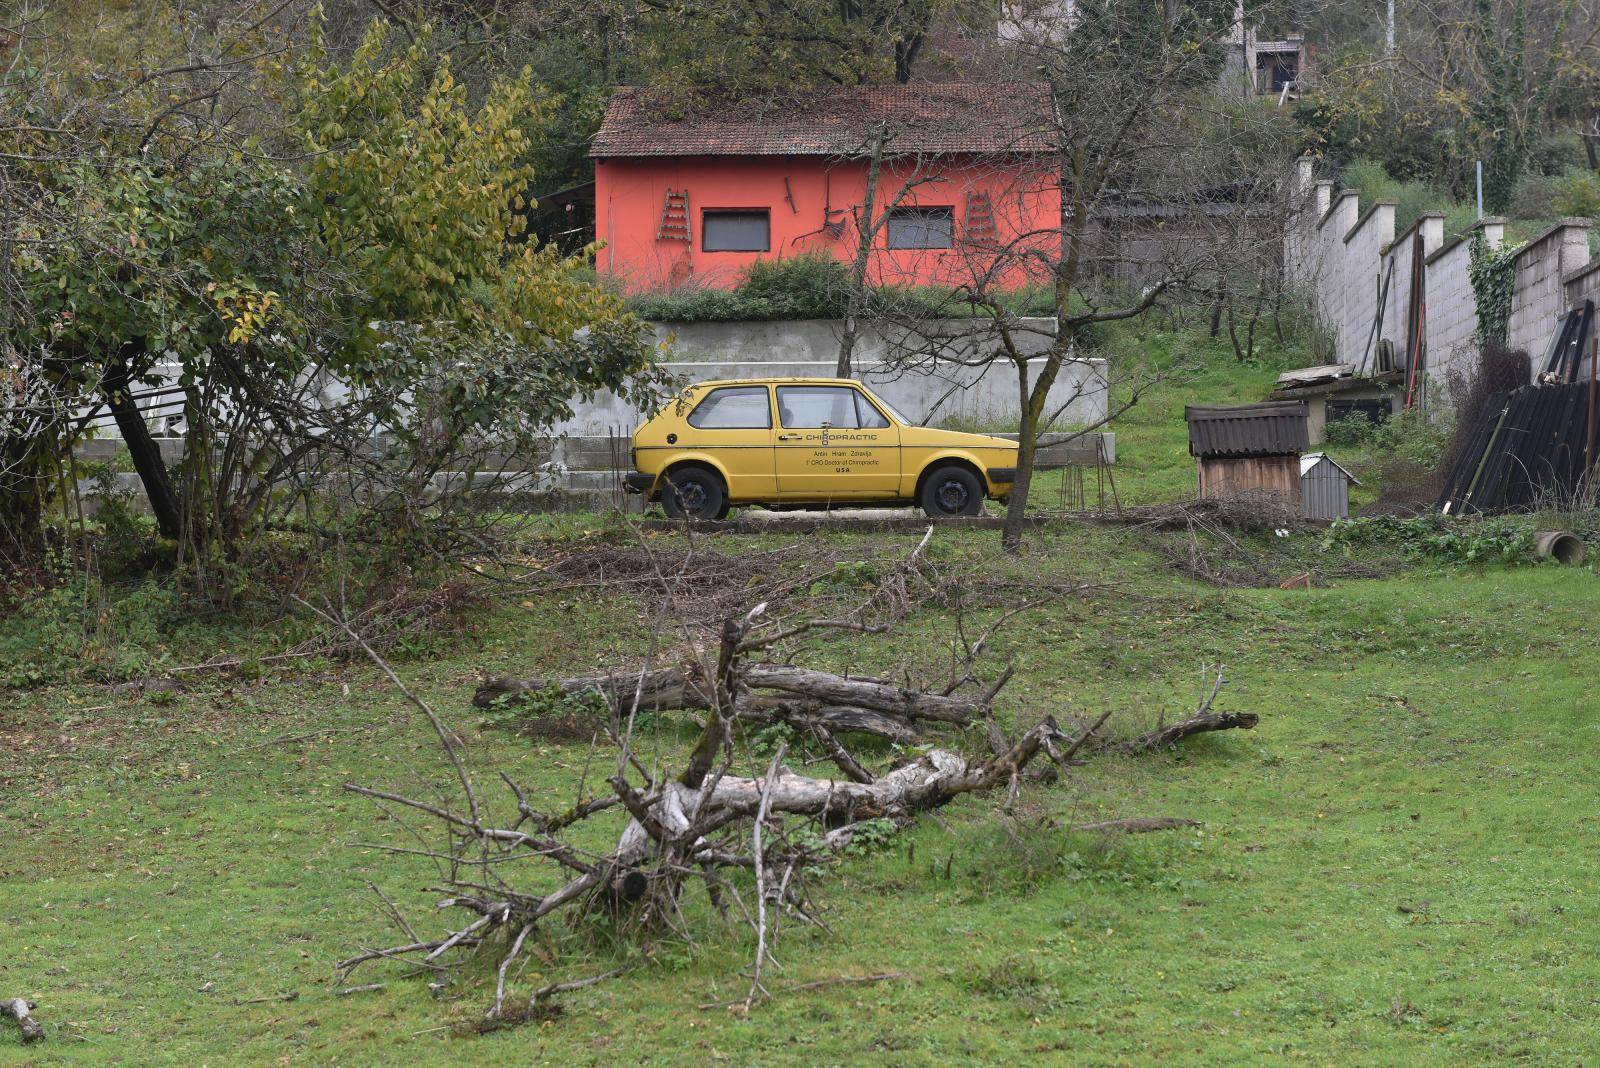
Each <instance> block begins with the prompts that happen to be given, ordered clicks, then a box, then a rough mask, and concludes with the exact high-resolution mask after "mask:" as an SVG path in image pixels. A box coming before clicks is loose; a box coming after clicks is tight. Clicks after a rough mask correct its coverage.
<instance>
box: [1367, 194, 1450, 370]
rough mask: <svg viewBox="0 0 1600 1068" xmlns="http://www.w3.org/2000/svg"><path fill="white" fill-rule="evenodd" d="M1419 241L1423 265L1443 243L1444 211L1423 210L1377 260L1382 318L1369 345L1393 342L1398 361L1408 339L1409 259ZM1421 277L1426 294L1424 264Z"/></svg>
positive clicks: (1410, 262) (1404, 352)
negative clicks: (1382, 283)
mask: <svg viewBox="0 0 1600 1068" xmlns="http://www.w3.org/2000/svg"><path fill="white" fill-rule="evenodd" d="M1419 238H1420V240H1419ZM1419 244H1420V245H1421V249H1420V251H1421V257H1422V262H1423V264H1424V265H1426V263H1427V261H1428V257H1429V256H1431V255H1433V254H1434V253H1435V252H1437V251H1438V250H1439V249H1440V247H1441V246H1443V244H1444V212H1442V211H1426V212H1423V213H1422V215H1421V216H1419V217H1418V218H1417V221H1416V222H1414V223H1412V224H1411V225H1410V226H1408V227H1406V230H1405V233H1403V234H1400V235H1399V236H1398V237H1396V238H1395V239H1394V241H1392V242H1391V243H1390V244H1389V248H1388V249H1387V250H1386V251H1385V252H1384V253H1383V260H1382V262H1381V263H1380V264H1379V272H1380V275H1381V277H1382V278H1384V279H1387V280H1388V283H1389V288H1388V292H1387V293H1386V294H1385V295H1384V300H1383V322H1382V324H1381V325H1380V326H1379V329H1378V337H1377V339H1376V340H1374V342H1373V347H1374V349H1376V347H1377V340H1382V339H1384V338H1387V339H1388V340H1389V341H1390V342H1392V343H1393V345H1394V351H1395V357H1396V359H1397V360H1400V361H1404V360H1405V358H1406V349H1407V346H1408V345H1409V344H1410V343H1411V340H1412V339H1411V338H1410V336H1409V329H1410V324H1409V322H1408V319H1409V314H1410V309H1411V286H1412V270H1413V263H1412V261H1413V260H1414V259H1416V258H1417V253H1418V251H1419V250H1418V248H1417V246H1418V245H1419ZM1422 281H1423V291H1424V296H1426V291H1427V275H1426V266H1424V275H1423V280H1422ZM1424 329H1426V324H1424Z"/></svg>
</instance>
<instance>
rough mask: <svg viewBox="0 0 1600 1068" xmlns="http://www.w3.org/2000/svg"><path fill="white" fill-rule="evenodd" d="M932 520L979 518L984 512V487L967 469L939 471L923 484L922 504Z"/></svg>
mask: <svg viewBox="0 0 1600 1068" xmlns="http://www.w3.org/2000/svg"><path fill="white" fill-rule="evenodd" d="M919 503H920V504H921V505H922V511H923V512H924V513H925V514H926V515H927V516H928V518H929V519H948V518H950V517H952V516H960V515H978V514H979V513H981V512H982V511H983V483H981V482H979V481H978V476H977V475H974V474H973V473H972V472H971V471H969V470H967V469H966V468H965V467H956V466H954V465H951V466H949V467H940V468H936V469H934V471H933V472H931V473H930V474H929V475H928V477H927V478H925V479H923V480H922V494H921V500H920V502H919Z"/></svg>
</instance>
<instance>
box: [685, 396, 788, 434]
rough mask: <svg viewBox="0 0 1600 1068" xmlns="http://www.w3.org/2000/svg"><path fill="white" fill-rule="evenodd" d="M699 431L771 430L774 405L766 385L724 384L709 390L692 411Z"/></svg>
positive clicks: (690, 417)
mask: <svg viewBox="0 0 1600 1068" xmlns="http://www.w3.org/2000/svg"><path fill="white" fill-rule="evenodd" d="M689 425H690V426H692V427H694V428H695V429H696V430H770V429H771V428H772V406H771V405H770V404H768V403H767V387H766V386H723V387H721V388H719V389H714V390H712V391H711V392H710V393H707V394H706V396H705V399H704V400H702V401H701V402H700V403H699V404H697V405H695V407H694V411H692V412H690V413H689Z"/></svg>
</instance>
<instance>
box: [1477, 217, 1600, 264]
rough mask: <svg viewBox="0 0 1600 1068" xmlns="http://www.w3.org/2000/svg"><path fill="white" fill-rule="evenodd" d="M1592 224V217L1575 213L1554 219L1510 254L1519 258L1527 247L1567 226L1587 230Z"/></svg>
mask: <svg viewBox="0 0 1600 1068" xmlns="http://www.w3.org/2000/svg"><path fill="white" fill-rule="evenodd" d="M1485 221H1486V222H1487V221H1488V220H1485ZM1593 226H1594V220H1593V219H1585V218H1582V217H1581V216H1576V215H1573V216H1568V217H1567V218H1565V219H1557V220H1556V221H1555V223H1554V224H1553V225H1552V226H1551V227H1550V228H1549V229H1548V230H1546V231H1545V232H1544V233H1542V234H1540V235H1539V236H1538V237H1535V238H1532V239H1531V240H1529V241H1528V242H1526V243H1525V244H1524V245H1523V246H1522V247H1521V248H1519V249H1517V251H1516V252H1514V253H1513V254H1512V255H1514V256H1515V257H1516V258H1517V259H1521V258H1522V257H1523V256H1524V255H1525V254H1526V253H1527V252H1528V250H1529V249H1531V248H1533V246H1535V245H1542V244H1544V242H1546V241H1548V240H1550V239H1551V238H1552V237H1554V236H1555V235H1556V234H1558V233H1560V232H1561V231H1562V230H1565V229H1567V228H1568V227H1571V228H1572V229H1574V230H1588V229H1590V228H1591V227H1593Z"/></svg>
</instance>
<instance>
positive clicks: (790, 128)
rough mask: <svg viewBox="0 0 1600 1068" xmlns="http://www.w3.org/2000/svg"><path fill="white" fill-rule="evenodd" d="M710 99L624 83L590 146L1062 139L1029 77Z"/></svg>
mask: <svg viewBox="0 0 1600 1068" xmlns="http://www.w3.org/2000/svg"><path fill="white" fill-rule="evenodd" d="M711 103H715V105H716V106H714V107H713V106H709V105H710V104H711ZM705 104H706V105H708V106H702V107H699V108H695V109H692V111H691V112H690V113H687V114H677V115H669V114H666V113H665V112H664V111H663V109H662V108H661V107H659V106H658V105H657V103H656V102H655V101H652V100H651V99H650V97H649V95H648V94H646V93H644V92H643V91H641V90H640V89H638V88H637V87H634V86H622V87H621V88H619V89H617V91H616V92H615V93H613V94H612V96H611V100H610V101H609V102H608V103H607V104H606V114H605V118H604V119H602V120H601V122H600V130H599V132H598V133H596V134H595V136H594V145H593V148H592V149H591V150H590V153H589V154H590V155H591V156H595V157H599V158H604V157H617V156H859V155H861V154H863V152H864V151H865V149H866V146H867V145H868V144H869V142H870V140H871V138H872V136H873V131H874V130H876V129H877V128H878V127H879V126H880V125H886V126H887V129H888V132H889V142H888V146H887V148H888V151H889V152H890V153H891V154H897V153H898V154H906V153H924V154H929V153H931V154H955V153H970V152H979V153H995V154H1024V155H1025V154H1033V153H1041V152H1050V151H1053V150H1054V148H1055V143H1056V139H1055V136H1054V129H1055V126H1054V124H1053V123H1052V122H1051V121H1050V114H1051V112H1050V93H1049V90H1048V88H1047V87H1045V86H1041V85H1035V84H1030V83H1023V82H1016V83H1009V84H986V85H979V84H973V83H968V82H948V83H935V82H930V83H916V84H911V85H845V86H830V87H816V88H807V89H806V90H805V91H804V92H803V93H801V94H797V95H795V96H792V97H791V96H783V97H769V98H756V99H745V100H726V101H713V100H711V99H710V98H708V100H707V101H706V102H705Z"/></svg>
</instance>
